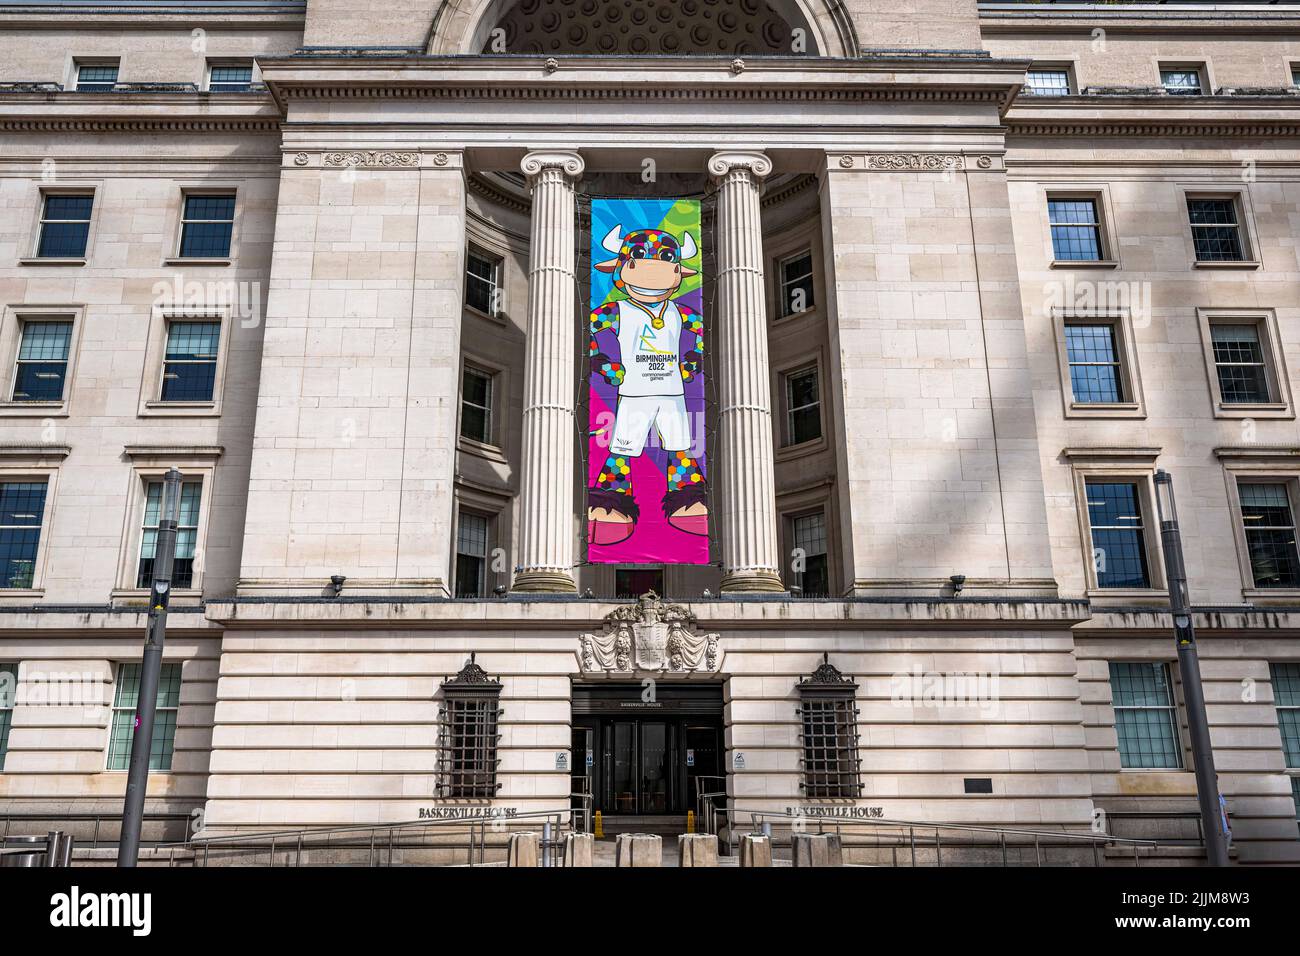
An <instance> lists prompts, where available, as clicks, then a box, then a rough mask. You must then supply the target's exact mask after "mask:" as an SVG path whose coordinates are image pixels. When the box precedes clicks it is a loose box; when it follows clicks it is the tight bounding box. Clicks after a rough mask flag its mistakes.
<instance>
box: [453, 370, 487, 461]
mask: <svg viewBox="0 0 1300 956" xmlns="http://www.w3.org/2000/svg"><path fill="white" fill-rule="evenodd" d="M460 433H461V435H462V436H463V437H465V438H470V439H473V440H474V441H480V442H484V443H485V444H486V443H490V442H491V441H492V377H491V376H490V375H485V374H484V373H482V372H479V371H477V370H476V369H470V368H467V369H465V371H464V373H463V374H462V375H461V414H460Z"/></svg>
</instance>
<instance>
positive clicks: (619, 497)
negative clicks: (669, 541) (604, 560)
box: [587, 488, 641, 547]
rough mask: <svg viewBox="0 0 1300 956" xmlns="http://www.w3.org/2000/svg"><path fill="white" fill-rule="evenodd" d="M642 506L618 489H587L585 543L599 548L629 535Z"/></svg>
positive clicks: (633, 529) (624, 538) (622, 539)
mask: <svg viewBox="0 0 1300 956" xmlns="http://www.w3.org/2000/svg"><path fill="white" fill-rule="evenodd" d="M640 517H641V508H640V507H639V506H638V505H637V503H636V499H635V498H633V497H632V496H631V495H630V494H627V493H625V492H621V491H609V490H608V489H606V488H589V489H587V543H588V544H597V545H601V546H602V547H603V546H605V545H610V544H618V543H619V542H620V541H626V540H627V539H628V538H630V537H632V532H633V531H635V530H636V523H637V520H638V519H639V518H640Z"/></svg>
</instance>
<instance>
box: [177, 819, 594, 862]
mask: <svg viewBox="0 0 1300 956" xmlns="http://www.w3.org/2000/svg"><path fill="white" fill-rule="evenodd" d="M576 812H578V813H582V812H583V811H576ZM574 813H575V811H573V810H537V811H531V812H525V813H516V814H514V815H511V816H492V817H481V818H465V819H436V820H418V821H408V822H402V823H384V824H360V825H352V826H341V827H309V828H304V829H298V830H276V831H259V832H253V833H242V834H230V835H221V836H211V837H201V836H200V837H195V838H193V839H190V840H187V841H185V842H184V843H178V844H171V845H166V844H162V845H158V846H156V847H155V852H156V853H158V854H160V855H165V856H166V857H167V861H168V865H169V866H172V865H178V864H181V865H191V866H196V867H206V866H209V865H231V866H238V865H244V866H291V867H297V866H312V865H321V864H329V865H351V866H367V867H382V866H394V865H401V864H403V863H412V864H420V863H424V864H433V865H470V866H482V865H487V864H489V860H488V853H489V850H491V852H492V854H493V855H494V856H495V855H497V853H498V851H499V852H500V855H501V857H502V859H504V856H505V852H506V846H507V840H508V835H509V833H510V832H511V831H512V830H520V829H521V827H520V826H519V825H520V824H533V826H529V827H527V829H530V830H537V829H540V830H541V831H542V834H543V837H542V839H541V840H540V846H539V860H538V865H539V866H557V865H559V864H558V863H557V862H556V861H557V860H559V858H560V855H561V854H562V852H563V847H564V838H565V835H566V834H567V833H568V832H573V817H574ZM577 832H581V831H577ZM178 855H179V856H180V860H178V859H177V857H178ZM322 857H323V859H322ZM458 857H459V859H458ZM187 858H188V859H187ZM492 862H499V861H492Z"/></svg>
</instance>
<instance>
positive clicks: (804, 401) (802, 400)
mask: <svg viewBox="0 0 1300 956" xmlns="http://www.w3.org/2000/svg"><path fill="white" fill-rule="evenodd" d="M784 378H785V405H786V441H787V443H788V444H791V445H799V444H802V443H803V442H806V441H814V440H816V439H818V438H821V437H822V400H821V389H820V388H819V386H818V382H817V366H815V365H814V366H810V367H809V368H804V369H799V370H798V371H797V372H787V373H786V374H785V376H784Z"/></svg>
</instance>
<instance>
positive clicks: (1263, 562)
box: [1237, 481, 1300, 588]
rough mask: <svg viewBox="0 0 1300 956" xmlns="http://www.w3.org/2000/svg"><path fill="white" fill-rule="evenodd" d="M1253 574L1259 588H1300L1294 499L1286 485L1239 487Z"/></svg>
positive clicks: (1261, 483)
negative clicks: (1292, 502) (1292, 508)
mask: <svg viewBox="0 0 1300 956" xmlns="http://www.w3.org/2000/svg"><path fill="white" fill-rule="evenodd" d="M1237 495H1238V497H1239V498H1240V500H1241V520H1242V524H1243V525H1244V526H1245V529H1246V548H1247V550H1248V551H1249V552H1250V570H1251V574H1252V576H1253V577H1254V580H1255V587H1257V588H1300V555H1297V552H1296V540H1295V516H1294V513H1293V512H1292V510H1291V496H1290V495H1289V494H1288V492H1287V486H1286V485H1285V484H1284V483H1282V482H1269V483H1264V482H1254V481H1251V482H1246V481H1241V482H1238V483H1237Z"/></svg>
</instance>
